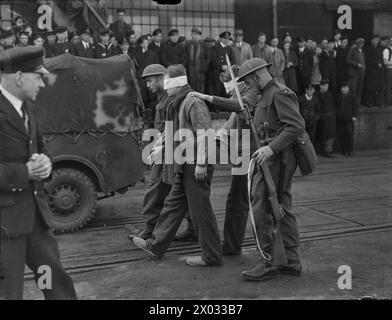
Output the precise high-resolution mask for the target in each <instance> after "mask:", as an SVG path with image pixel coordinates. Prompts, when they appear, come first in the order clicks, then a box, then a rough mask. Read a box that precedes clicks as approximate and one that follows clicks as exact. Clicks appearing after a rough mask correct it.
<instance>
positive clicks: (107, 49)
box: [95, 29, 116, 59]
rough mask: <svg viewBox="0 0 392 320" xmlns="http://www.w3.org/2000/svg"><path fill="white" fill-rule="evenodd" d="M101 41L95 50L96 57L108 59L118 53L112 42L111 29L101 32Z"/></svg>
mask: <svg viewBox="0 0 392 320" xmlns="http://www.w3.org/2000/svg"><path fill="white" fill-rule="evenodd" d="M99 37H100V41H99V42H98V44H97V47H96V50H95V58H96V59H106V58H109V57H112V56H114V55H116V51H115V45H114V44H113V43H111V42H110V30H109V29H104V30H102V31H101V32H100V33H99Z"/></svg>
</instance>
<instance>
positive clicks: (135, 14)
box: [132, 10, 142, 24]
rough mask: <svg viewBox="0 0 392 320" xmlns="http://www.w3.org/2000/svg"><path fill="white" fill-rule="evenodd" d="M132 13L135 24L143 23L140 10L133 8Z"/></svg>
mask: <svg viewBox="0 0 392 320" xmlns="http://www.w3.org/2000/svg"><path fill="white" fill-rule="evenodd" d="M132 15H133V18H132V22H133V23H134V24H141V23H142V18H141V12H140V10H133V11H132Z"/></svg>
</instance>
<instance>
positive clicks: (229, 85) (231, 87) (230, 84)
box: [223, 78, 241, 94]
mask: <svg viewBox="0 0 392 320" xmlns="http://www.w3.org/2000/svg"><path fill="white" fill-rule="evenodd" d="M238 79H239V78H236V79H235V81H236V82H237V81H238ZM240 83H241V82H240ZM240 83H238V84H240ZM223 85H224V86H225V89H226V93H228V94H229V93H231V92H232V91H233V90H234V81H233V80H231V81H228V82H223Z"/></svg>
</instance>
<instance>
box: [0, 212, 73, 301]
mask: <svg viewBox="0 0 392 320" xmlns="http://www.w3.org/2000/svg"><path fill="white" fill-rule="evenodd" d="M2 249H3V250H2V257H1V259H2V262H3V270H4V279H2V280H0V300H1V299H6V300H21V299H23V280H24V269H25V264H26V265H27V266H28V267H29V268H30V269H31V270H32V271H33V273H34V276H35V281H36V282H37V281H38V280H39V278H40V277H41V276H43V275H44V274H45V273H42V274H39V273H38V271H39V268H40V267H41V266H48V267H50V269H51V272H52V277H51V279H52V289H45V290H42V293H43V294H44V297H45V299H46V300H75V299H76V293H75V288H74V285H73V282H72V280H71V278H70V277H69V276H68V275H67V273H66V272H65V270H64V268H63V266H62V265H61V262H60V252H59V248H58V245H57V241H56V239H55V238H54V236H53V234H52V233H51V232H50V231H49V230H47V228H45V227H44V224H43V222H42V220H41V218H40V216H39V215H37V216H36V223H35V227H34V230H33V232H32V234H30V235H28V236H24V237H19V238H16V239H2ZM46 275H49V273H48V274H46Z"/></svg>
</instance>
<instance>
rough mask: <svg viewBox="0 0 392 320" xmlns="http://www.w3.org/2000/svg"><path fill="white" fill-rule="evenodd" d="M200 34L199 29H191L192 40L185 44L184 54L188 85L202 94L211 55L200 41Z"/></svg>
mask: <svg viewBox="0 0 392 320" xmlns="http://www.w3.org/2000/svg"><path fill="white" fill-rule="evenodd" d="M201 34H202V33H201V30H200V29H199V28H196V27H193V28H192V30H191V37H192V40H191V41H188V42H187V43H186V46H185V52H186V55H187V57H188V58H187V62H188V63H187V65H186V68H187V73H188V75H189V79H188V80H189V84H190V86H191V87H192V89H194V90H195V91H198V92H202V93H204V90H205V80H206V73H207V70H208V66H209V64H210V61H211V54H210V50H209V49H208V47H207V45H206V44H205V43H204V42H203V41H202V40H201Z"/></svg>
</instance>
